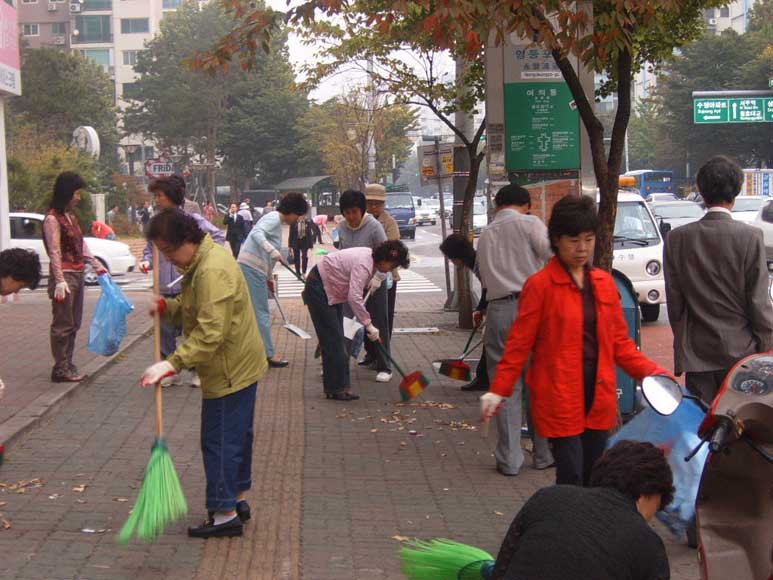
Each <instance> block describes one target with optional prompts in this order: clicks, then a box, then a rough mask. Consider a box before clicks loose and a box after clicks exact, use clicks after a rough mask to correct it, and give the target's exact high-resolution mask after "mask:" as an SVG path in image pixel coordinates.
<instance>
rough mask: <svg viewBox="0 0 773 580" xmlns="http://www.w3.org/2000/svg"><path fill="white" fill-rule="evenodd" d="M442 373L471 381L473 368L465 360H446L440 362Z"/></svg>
mask: <svg viewBox="0 0 773 580" xmlns="http://www.w3.org/2000/svg"><path fill="white" fill-rule="evenodd" d="M438 372H439V373H440V374H441V375H444V376H446V377H448V378H449V379H454V380H457V381H469V380H471V379H472V369H471V368H470V365H468V364H467V363H466V362H464V361H463V360H458V359H455V360H444V361H443V362H442V363H441V364H440V370H439V371H438Z"/></svg>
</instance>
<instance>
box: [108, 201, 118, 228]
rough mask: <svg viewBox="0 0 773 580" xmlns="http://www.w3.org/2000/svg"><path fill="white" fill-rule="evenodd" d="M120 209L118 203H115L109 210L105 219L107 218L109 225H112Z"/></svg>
mask: <svg viewBox="0 0 773 580" xmlns="http://www.w3.org/2000/svg"><path fill="white" fill-rule="evenodd" d="M120 211H121V210H120V209H119V208H118V206H117V205H114V206H113V207H112V209H111V210H110V211H108V212H107V215H106V216H105V219H107V225H109V226H112V225H113V222H114V221H115V218H116V216H117V215H118V214H119V213H120Z"/></svg>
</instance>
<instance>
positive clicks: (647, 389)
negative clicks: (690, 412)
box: [641, 375, 682, 415]
mask: <svg viewBox="0 0 773 580" xmlns="http://www.w3.org/2000/svg"><path fill="white" fill-rule="evenodd" d="M641 391H642V393H643V394H644V398H645V399H647V402H648V403H649V404H650V407H652V408H653V409H655V412H656V413H659V414H660V415H671V414H672V413H673V412H674V411H676V409H677V407H679V403H681V402H682V387H680V386H679V384H678V383H676V382H674V381H673V380H671V379H670V378H668V377H664V376H662V375H656V376H651V377H645V378H644V380H643V381H642V382H641Z"/></svg>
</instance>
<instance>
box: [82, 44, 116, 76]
mask: <svg viewBox="0 0 773 580" xmlns="http://www.w3.org/2000/svg"><path fill="white" fill-rule="evenodd" d="M81 54H82V55H83V56H85V57H86V58H87V59H89V60H91V61H93V62H94V63H95V64H98V65H99V66H101V67H102V68H103V69H105V71H106V72H107V71H108V70H109V68H110V49H109V48H93V49H84V50H81Z"/></svg>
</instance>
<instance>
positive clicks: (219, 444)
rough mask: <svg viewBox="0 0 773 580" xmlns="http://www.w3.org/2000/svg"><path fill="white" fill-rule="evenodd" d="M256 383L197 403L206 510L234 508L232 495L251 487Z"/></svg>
mask: <svg viewBox="0 0 773 580" xmlns="http://www.w3.org/2000/svg"><path fill="white" fill-rule="evenodd" d="M257 390H258V384H257V383H253V384H251V385H250V386H249V387H247V388H244V389H242V390H241V391H237V392H235V393H232V394H230V395H226V396H225V397H220V398H219V399H204V400H203V401H202V403H201V455H202V457H203V459H204V473H205V474H206V477H207V510H209V511H230V510H233V509H236V496H237V495H238V494H239V493H241V492H243V491H247V490H248V489H250V488H251V487H252V440H253V437H254V432H253V422H254V419H255V397H256V394H257Z"/></svg>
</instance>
